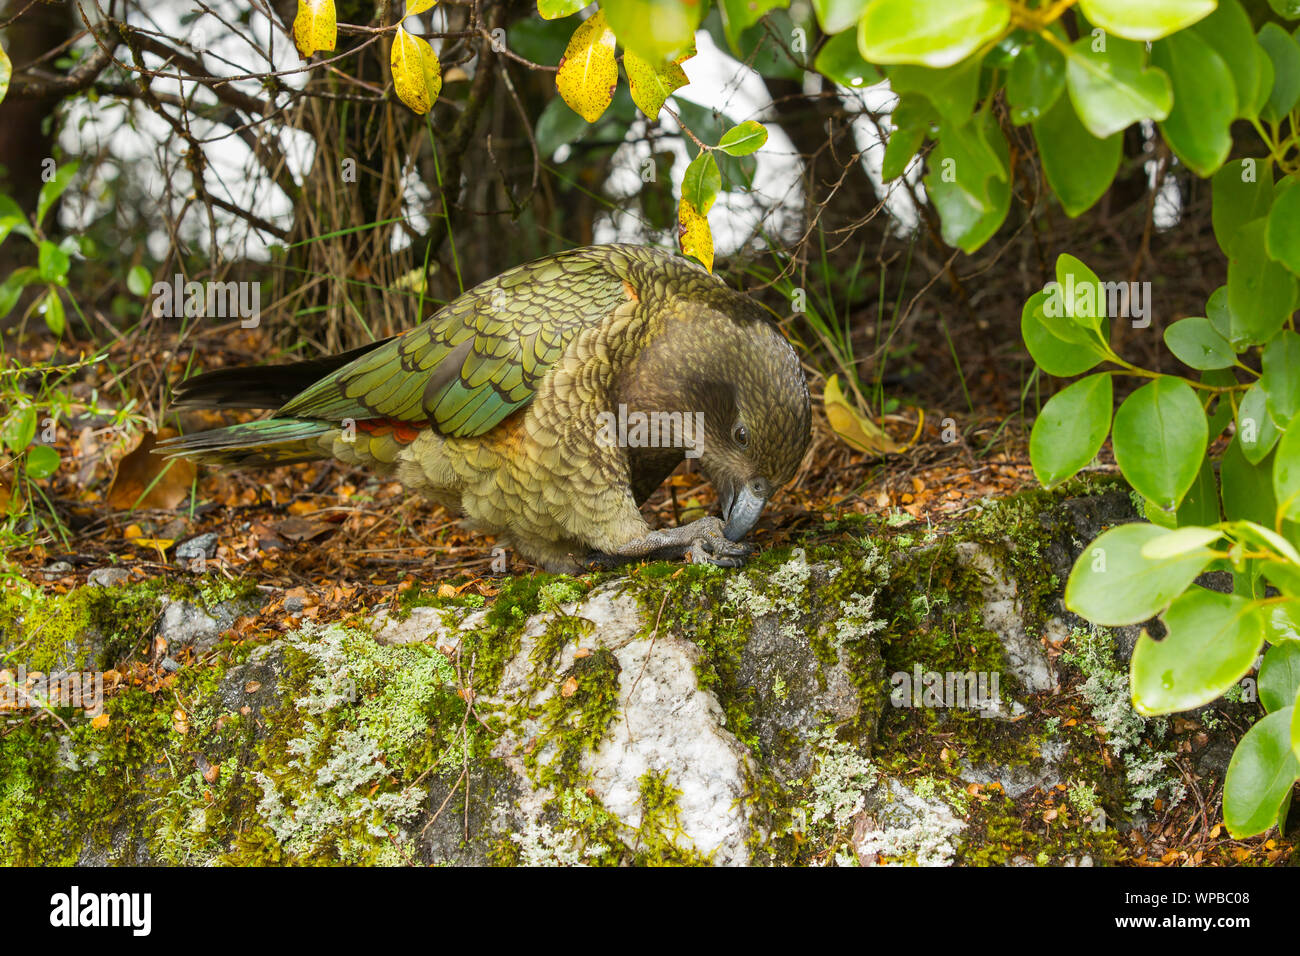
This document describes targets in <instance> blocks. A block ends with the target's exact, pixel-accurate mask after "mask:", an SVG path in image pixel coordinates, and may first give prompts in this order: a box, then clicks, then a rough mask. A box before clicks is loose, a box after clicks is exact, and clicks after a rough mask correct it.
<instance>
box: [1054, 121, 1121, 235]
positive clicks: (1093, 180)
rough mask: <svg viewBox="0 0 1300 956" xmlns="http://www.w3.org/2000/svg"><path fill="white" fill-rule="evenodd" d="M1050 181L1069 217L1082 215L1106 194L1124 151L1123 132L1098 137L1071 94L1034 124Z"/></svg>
mask: <svg viewBox="0 0 1300 956" xmlns="http://www.w3.org/2000/svg"><path fill="white" fill-rule="evenodd" d="M1033 130H1034V140H1035V142H1037V144H1038V155H1039V157H1040V158H1041V159H1042V162H1043V173H1044V174H1045V175H1046V176H1047V183H1048V185H1049V186H1051V187H1052V191H1053V192H1054V193H1056V198H1057V199H1058V200H1060V203H1061V208H1063V209H1064V210H1065V213H1066V215H1067V216H1071V217H1074V216H1078V215H1080V214H1082V213H1084V212H1086V211H1087V210H1088V209H1091V208H1092V206H1093V205H1094V204H1095V203H1096V202H1097V200H1098V199H1100V198H1101V197H1102V196H1103V195H1105V193H1106V190H1107V189H1109V188H1110V184H1111V183H1112V182H1113V181H1114V180H1115V173H1116V172H1118V171H1119V162H1120V158H1121V156H1122V155H1123V152H1124V137H1123V135H1122V134H1120V133H1116V134H1115V135H1114V136H1110V137H1107V138H1106V139H1098V138H1097V137H1096V136H1093V135H1092V133H1090V132H1088V130H1087V129H1085V128H1084V125H1083V123H1081V122H1080V121H1079V117H1078V114H1076V113H1075V111H1074V106H1073V105H1072V104H1071V103H1070V100H1069V98H1068V97H1064V96H1061V97H1057V100H1056V103H1055V105H1053V106H1052V108H1051V109H1049V110H1048V111H1047V113H1046V114H1045V115H1044V116H1043V118H1042V119H1040V120H1039V121H1038V122H1036V123H1034V125H1033Z"/></svg>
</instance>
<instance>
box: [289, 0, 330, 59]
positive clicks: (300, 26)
mask: <svg viewBox="0 0 1300 956" xmlns="http://www.w3.org/2000/svg"><path fill="white" fill-rule="evenodd" d="M338 35H339V28H338V22H337V20H336V18H335V14H334V0H298V15H297V16H296V17H294V18H293V45H294V46H296V47H297V48H298V52H299V53H301V54H302V58H303V59H304V60H306V59H308V58H310V57H311V55H312V54H313V53H315V52H317V51H318V50H324V51H326V52H330V51H332V50H333V49H334V44H335V43H336V42H337V41H338Z"/></svg>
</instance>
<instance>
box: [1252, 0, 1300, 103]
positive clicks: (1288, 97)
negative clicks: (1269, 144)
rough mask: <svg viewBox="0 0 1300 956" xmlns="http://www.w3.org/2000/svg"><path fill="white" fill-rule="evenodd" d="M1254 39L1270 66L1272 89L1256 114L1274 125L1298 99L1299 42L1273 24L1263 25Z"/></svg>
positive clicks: (1299, 93)
mask: <svg viewBox="0 0 1300 956" xmlns="http://www.w3.org/2000/svg"><path fill="white" fill-rule="evenodd" d="M1256 36H1257V37H1258V39H1259V45H1260V46H1261V47H1263V48H1264V52H1265V53H1267V54H1268V58H1269V60H1271V61H1272V64H1273V86H1272V88H1271V89H1270V91H1269V94H1268V100H1267V102H1266V103H1265V104H1264V107H1263V109H1261V110H1260V111H1259V115H1260V118H1261V119H1265V120H1268V121H1269V122H1270V123H1277V122H1280V121H1281V120H1282V119H1283V118H1284V117H1285V116H1286V115H1287V114H1288V113H1290V112H1291V109H1292V108H1293V107H1294V106H1295V105H1296V101H1297V100H1300V43H1296V41H1295V38H1294V37H1292V36H1291V34H1289V33H1287V32H1286V31H1285V30H1283V29H1282V28H1281V27H1280V26H1278V25H1277V24H1276V23H1266V24H1264V25H1263V26H1262V27H1261V28H1260V30H1259V33H1258V34H1256Z"/></svg>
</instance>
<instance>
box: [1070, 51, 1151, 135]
mask: <svg viewBox="0 0 1300 956" xmlns="http://www.w3.org/2000/svg"><path fill="white" fill-rule="evenodd" d="M1103 45H1104V49H1098V47H1099V46H1103ZM1066 58H1067V64H1066V71H1065V79H1066V88H1067V89H1068V90H1069V91H1070V101H1071V102H1072V103H1073V104H1074V108H1075V110H1076V111H1077V112H1078V114H1079V119H1081V120H1083V125H1084V126H1086V127H1087V128H1088V131H1089V132H1090V133H1092V135H1094V136H1097V137H1099V138H1101V139H1105V138H1106V137H1107V136H1111V135H1114V134H1115V133H1119V132H1122V131H1123V130H1125V129H1127V128H1128V127H1129V126H1131V125H1132V124H1134V123H1136V122H1138V121H1139V120H1144V119H1151V120H1163V119H1165V118H1166V117H1168V116H1169V110H1170V109H1171V108H1172V107H1173V100H1174V96H1173V87H1172V85H1171V84H1170V82H1169V77H1168V75H1167V74H1166V73H1165V72H1164V71H1163V70H1160V69H1157V68H1155V67H1150V66H1147V65H1146V63H1145V60H1146V51H1145V50H1144V49H1143V47H1142V44H1140V43H1134V42H1132V41H1130V40H1120V39H1117V38H1115V37H1106V38H1105V42H1104V44H1101V43H1100V42H1099V40H1097V39H1094V38H1092V37H1083V38H1082V39H1080V40H1076V41H1075V42H1074V43H1072V44H1071V45H1070V46H1069V47H1068V48H1067V53H1066Z"/></svg>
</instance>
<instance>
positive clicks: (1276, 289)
mask: <svg viewBox="0 0 1300 956" xmlns="http://www.w3.org/2000/svg"><path fill="white" fill-rule="evenodd" d="M1267 235H1268V220H1266V219H1254V220H1252V221H1250V222H1248V223H1246V224H1245V225H1244V226H1242V227H1241V228H1240V229H1238V230H1237V234H1236V237H1235V238H1234V239H1233V240H1232V243H1231V245H1232V248H1231V250H1230V251H1229V253H1228V308H1229V309H1230V310H1231V311H1232V319H1233V326H1234V331H1238V332H1239V333H1240V335H1241V337H1242V338H1243V339H1244V340H1245V341H1247V342H1249V343H1250V344H1252V345H1259V344H1262V343H1264V342H1267V341H1268V340H1269V339H1271V338H1272V337H1273V336H1274V335H1276V334H1277V332H1278V330H1279V329H1281V328H1282V325H1283V324H1284V323H1285V322H1286V320H1287V319H1288V318H1289V317H1290V316H1291V313H1292V312H1293V311H1294V310H1295V303H1296V291H1297V290H1296V277H1295V276H1294V275H1292V274H1291V272H1290V271H1288V270H1287V268H1286V266H1284V265H1282V264H1281V263H1278V262H1274V261H1273V260H1272V259H1270V258H1269V257H1268V250H1267V241H1268V239H1267Z"/></svg>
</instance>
